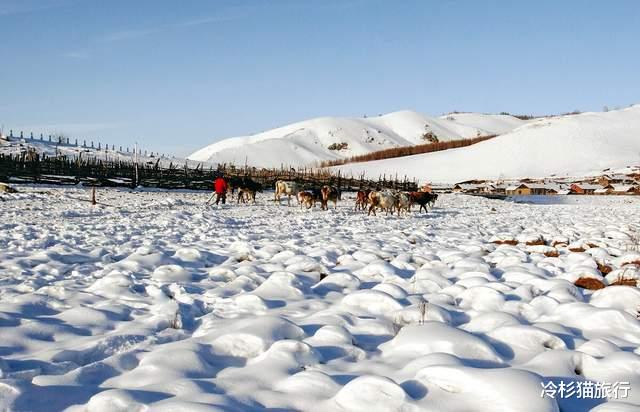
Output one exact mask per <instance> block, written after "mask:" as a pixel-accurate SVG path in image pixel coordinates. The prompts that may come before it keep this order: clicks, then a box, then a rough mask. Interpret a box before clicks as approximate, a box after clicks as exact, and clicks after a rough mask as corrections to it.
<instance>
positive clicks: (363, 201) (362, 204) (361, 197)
mask: <svg viewBox="0 0 640 412" xmlns="http://www.w3.org/2000/svg"><path fill="white" fill-rule="evenodd" d="M369 193H371V190H358V192H357V193H356V206H355V208H354V210H363V211H364V210H365V209H366V208H367V203H368V201H369Z"/></svg>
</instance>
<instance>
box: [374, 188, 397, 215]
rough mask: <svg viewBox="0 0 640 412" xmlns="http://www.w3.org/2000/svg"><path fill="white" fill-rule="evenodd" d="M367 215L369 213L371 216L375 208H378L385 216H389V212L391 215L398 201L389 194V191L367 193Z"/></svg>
mask: <svg viewBox="0 0 640 412" xmlns="http://www.w3.org/2000/svg"><path fill="white" fill-rule="evenodd" d="M369 204H370V206H369V213H367V214H368V215H370V214H371V212H373V214H374V215H375V214H376V208H380V209H382V210H385V211H386V212H387V215H388V214H389V212H391V214H392V215H393V209H395V207H396V206H397V205H398V199H397V198H396V197H395V196H394V194H393V193H391V192H389V191H384V192H371V193H369Z"/></svg>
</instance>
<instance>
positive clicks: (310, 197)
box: [298, 190, 318, 209]
mask: <svg viewBox="0 0 640 412" xmlns="http://www.w3.org/2000/svg"><path fill="white" fill-rule="evenodd" d="M317 201H318V198H317V197H316V196H315V195H314V194H313V192H311V191H308V190H304V191H302V192H298V202H299V203H300V207H301V208H302V206H306V207H307V209H311V208H312V207H313V206H315V204H316V202H317Z"/></svg>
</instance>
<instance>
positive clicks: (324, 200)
mask: <svg viewBox="0 0 640 412" xmlns="http://www.w3.org/2000/svg"><path fill="white" fill-rule="evenodd" d="M320 195H321V197H320V200H321V204H320V207H321V209H322V210H329V201H332V202H333V204H334V206H335V208H336V209H337V208H338V200H339V199H340V191H339V190H338V189H336V188H335V187H332V186H326V185H325V186H322V189H320Z"/></svg>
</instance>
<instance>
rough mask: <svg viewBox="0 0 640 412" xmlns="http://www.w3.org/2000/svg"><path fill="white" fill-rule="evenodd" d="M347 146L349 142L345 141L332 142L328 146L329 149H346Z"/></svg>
mask: <svg viewBox="0 0 640 412" xmlns="http://www.w3.org/2000/svg"><path fill="white" fill-rule="evenodd" d="M348 148H349V143H347V142H342V143H332V144H330V145H329V147H328V149H329V150H344V149H348Z"/></svg>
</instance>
